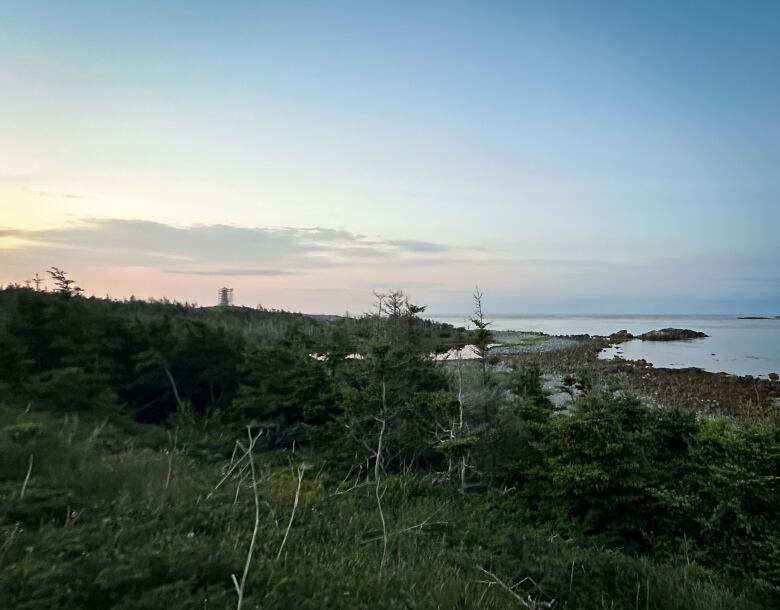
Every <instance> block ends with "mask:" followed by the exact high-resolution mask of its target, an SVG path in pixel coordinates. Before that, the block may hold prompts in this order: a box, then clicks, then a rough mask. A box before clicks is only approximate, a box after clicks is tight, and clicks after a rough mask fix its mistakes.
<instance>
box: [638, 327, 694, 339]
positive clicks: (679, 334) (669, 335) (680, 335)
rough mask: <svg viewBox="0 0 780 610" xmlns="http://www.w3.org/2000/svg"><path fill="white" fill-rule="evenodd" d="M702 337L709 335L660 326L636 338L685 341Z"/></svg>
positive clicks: (686, 329) (685, 329)
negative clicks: (660, 327) (659, 328)
mask: <svg viewBox="0 0 780 610" xmlns="http://www.w3.org/2000/svg"><path fill="white" fill-rule="evenodd" d="M704 337H709V335H708V334H706V333H702V332H699V331H697V330H690V329H688V328H662V329H661V330H651V331H650V332H647V333H643V334H641V335H639V336H638V337H637V339H641V340H642V341H687V340H688V339H703V338H704Z"/></svg>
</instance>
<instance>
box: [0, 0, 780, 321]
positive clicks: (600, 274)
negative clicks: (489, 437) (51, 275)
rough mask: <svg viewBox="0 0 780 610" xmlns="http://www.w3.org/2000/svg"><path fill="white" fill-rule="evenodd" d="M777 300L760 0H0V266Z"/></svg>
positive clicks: (135, 289)
mask: <svg viewBox="0 0 780 610" xmlns="http://www.w3.org/2000/svg"><path fill="white" fill-rule="evenodd" d="M52 265H56V266H58V267H61V268H63V269H65V270H67V271H68V272H69V273H70V274H71V276H72V277H73V278H74V279H76V280H77V281H78V282H79V284H80V285H81V286H82V287H83V288H84V289H85V291H86V292H87V293H88V294H97V295H101V296H102V295H106V294H107V295H110V296H112V297H116V298H120V297H127V296H130V295H134V296H136V297H139V298H146V297H162V296H167V297H168V298H175V299H179V300H186V301H194V302H197V303H199V304H201V305H211V304H214V303H215V302H216V298H217V297H216V295H217V289H218V288H219V287H220V286H223V285H224V286H229V287H232V288H234V290H235V300H236V303H238V304H242V305H248V306H256V305H258V304H261V305H263V306H265V307H279V308H285V309H292V310H296V311H306V312H312V313H318V312H321V313H342V312H344V311H351V312H353V313H359V312H362V311H366V310H368V309H369V307H370V306H371V302H372V300H373V296H372V291H374V290H379V291H383V290H386V289H395V288H399V289H404V290H406V292H408V293H409V294H410V295H411V296H412V298H413V300H414V301H415V302H418V303H422V304H427V305H428V306H429V312H431V313H434V314H435V313H439V314H450V313H460V312H465V311H467V310H468V309H469V308H470V306H471V293H472V292H473V290H474V288H475V286H479V288H480V290H481V291H482V292H483V293H484V294H485V306H486V310H487V311H488V313H493V314H495V315H504V314H512V313H517V314H519V313H528V314H567V313H581V314H584V313H597V314H598V313H602V314H608V313H640V314H641V313H647V314H658V313H773V314H780V2H776V1H774V0H771V1H766V2H760V1H746V2H720V1H719V0H708V1H705V0H702V1H691V0H676V1H674V2H672V1H669V2H661V1H659V2H652V3H636V2H622V1H620V2H618V1H615V2H610V1H594V2H578V1H573V0H572V1H569V2H565V1H561V0H546V1H539V2H532V1H525V2H524V1H521V0H516V1H514V2H490V1H483V2H476V1H475V2H458V1H449V2H438V1H431V2H407V1H400V0H399V1H394V2H340V1H336V0H334V1H329V2H324V1H323V2H307V1H291V0H285V1H280V2H272V1H267V2H266V1H262V0H256V1H252V2H242V1H232V2H223V3H214V2H200V1H196V0H188V1H186V2H176V1H167V2H157V1H145V0H134V1H132V2H130V1H124V0H114V1H112V2H102V1H87V0H82V1H76V0H70V1H65V0H62V1H48V2H40V1H36V0H24V1H19V2H16V1H8V0H0V283H9V282H22V281H24V280H25V279H27V278H29V277H31V276H33V275H34V274H35V273H36V272H38V273H41V274H43V273H44V271H45V269H46V268H48V267H50V266H52Z"/></svg>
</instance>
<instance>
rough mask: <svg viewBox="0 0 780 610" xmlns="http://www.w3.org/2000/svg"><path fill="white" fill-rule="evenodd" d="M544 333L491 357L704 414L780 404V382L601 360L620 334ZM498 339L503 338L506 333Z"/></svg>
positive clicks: (743, 410)
mask: <svg viewBox="0 0 780 610" xmlns="http://www.w3.org/2000/svg"><path fill="white" fill-rule="evenodd" d="M683 330H684V329H683ZM691 332H695V331H691ZM616 334H617V333H616ZM625 334H629V333H625ZM539 336H542V337H544V340H539V339H537V341H536V345H535V346H534V347H533V349H531V348H522V349H517V348H516V349H508V348H512V347H515V346H509V345H508V346H504V347H506V348H507V349H506V351H502V350H495V349H494V350H491V355H494V356H495V357H496V359H498V360H502V361H507V362H508V363H511V364H513V365H515V366H533V367H536V368H538V369H539V371H540V372H541V373H542V374H544V375H547V376H555V377H559V378H563V377H567V376H573V377H574V378H575V379H577V381H578V383H580V384H583V385H596V384H598V385H604V386H606V387H608V388H610V389H612V390H621V391H628V392H632V393H634V394H636V395H638V396H640V397H641V398H642V399H643V400H645V401H646V402H649V403H650V404H653V405H656V406H659V407H677V408H681V409H684V410H688V411H692V412H695V413H697V414H701V415H706V414H712V413H726V414H732V415H738V414H745V413H746V412H751V410H752V411H755V410H756V408H759V409H762V410H763V409H773V408H778V407H779V406H780V382H778V381H772V380H770V379H764V378H759V377H752V376H750V375H745V376H739V375H731V374H728V373H710V372H708V371H704V370H702V369H699V368H693V367H692V368H683V369H672V368H663V367H654V366H653V365H652V364H650V363H648V362H646V361H644V360H623V359H612V360H602V359H599V357H598V355H599V353H600V352H601V351H602V350H603V349H605V348H606V347H608V346H609V345H611V344H614V343H615V342H616V341H614V337H615V335H612V336H609V337H595V336H593V337H591V336H588V335H581V336H554V335H539ZM621 336H625V335H621ZM632 338H633V337H632ZM498 339H499V340H502V337H500V336H499V337H498ZM626 340H629V339H626ZM756 405H758V407H757V406H756Z"/></svg>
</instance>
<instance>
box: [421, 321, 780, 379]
mask: <svg viewBox="0 0 780 610" xmlns="http://www.w3.org/2000/svg"><path fill="white" fill-rule="evenodd" d="M431 317H432V318H433V319H435V320H440V321H443V322H449V323H451V324H455V325H456V326H468V320H467V316H457V315H450V316H431ZM490 319H491V320H492V322H493V324H492V326H491V328H493V329H494V330H518V331H536V332H543V333H547V334H550V335H579V334H588V335H610V334H612V333H614V332H617V331H619V330H627V331H628V332H630V333H632V334H634V335H638V334H641V333H644V332H647V331H650V330H657V329H661V328H669V327H673V328H689V329H691V330H698V331H701V332H704V333H707V334H708V335H709V337H707V338H706V339H694V340H691V341H669V342H653V341H636V340H635V341H628V342H626V343H622V344H621V345H619V346H617V347H616V348H611V349H610V350H607V351H606V352H603V353H602V354H601V357H602V358H612V357H615V356H616V355H619V356H622V357H623V358H626V359H629V360H638V359H645V360H647V361H648V362H651V363H652V364H653V366H656V367H668V368H685V367H691V366H694V367H698V368H701V369H704V370H706V371H711V372H713V373H718V372H725V373H732V374H735V375H753V376H762V377H765V376H766V375H768V374H769V373H778V374H780V319H768V320H740V319H739V316H737V315H729V316H714V315H686V316H628V315H613V316H497V317H495V318H490Z"/></svg>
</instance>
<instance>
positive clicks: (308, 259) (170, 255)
mask: <svg viewBox="0 0 780 610" xmlns="http://www.w3.org/2000/svg"><path fill="white" fill-rule="evenodd" d="M0 238H13V239H14V240H15V242H16V245H15V246H14V247H13V248H12V249H7V250H5V253H6V255H8V254H9V253H12V255H13V256H16V257H25V256H27V257H31V258H35V259H37V258H40V257H41V256H42V255H46V256H48V257H49V258H50V259H51V258H54V259H57V258H58V257H65V258H67V259H70V260H73V261H75V262H76V263H77V264H78V263H83V264H86V265H89V266H92V267H94V266H120V267H121V266H132V267H153V268H157V269H160V270H162V271H164V272H166V273H172V274H189V275H213V276H219V275H222V276H276V275H289V274H294V273H302V272H304V271H306V270H311V269H317V268H327V267H341V266H345V265H353V266H359V265H365V264H377V263H379V262H387V263H392V262H404V263H405V264H415V263H417V262H419V261H418V260H417V259H419V258H420V256H419V255H420V254H424V255H425V260H426V262H431V261H432V262H435V261H436V255H437V254H439V253H443V252H447V251H449V250H451V248H450V247H449V246H447V245H445V244H440V243H435V242H426V241H417V240H398V239H393V240H391V239H383V238H371V237H368V236H365V235H361V234H357V233H352V232H350V231H344V230H341V229H330V228H323V227H312V228H292V227H282V228H271V227H239V226H232V225H222V224H213V225H194V226H189V227H177V226H173V225H168V224H163V223H159V222H152V221H147V220H119V219H90V220H84V221H81V222H79V223H77V224H73V225H68V226H64V227H59V228H53V229H41V230H24V229H0ZM442 258H443V257H442Z"/></svg>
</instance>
